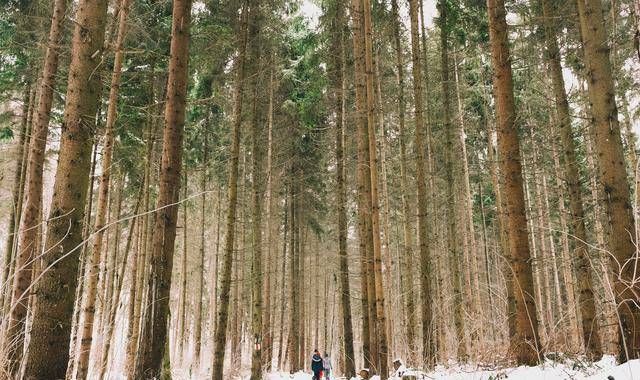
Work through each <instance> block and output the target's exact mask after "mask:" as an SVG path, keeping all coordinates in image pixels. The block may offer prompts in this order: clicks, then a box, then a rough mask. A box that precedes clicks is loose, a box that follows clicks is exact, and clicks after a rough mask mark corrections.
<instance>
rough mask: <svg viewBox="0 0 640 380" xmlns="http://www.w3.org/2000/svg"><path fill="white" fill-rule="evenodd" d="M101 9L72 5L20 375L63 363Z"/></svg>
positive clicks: (59, 368) (96, 86) (101, 3)
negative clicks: (43, 232)
mask: <svg viewBox="0 0 640 380" xmlns="http://www.w3.org/2000/svg"><path fill="white" fill-rule="evenodd" d="M106 12H107V1H106V0H98V1H93V2H90V1H87V0H82V1H80V2H79V4H78V8H77V13H76V18H75V19H76V26H75V28H74V33H73V40H72V48H71V52H72V53H71V63H70V64H69V79H68V83H67V96H66V103H65V108H64V109H65V114H64V127H63V131H62V136H61V143H60V144H61V147H60V155H59V157H58V167H57V169H56V175H55V181H54V196H53V198H52V200H51V207H50V213H49V221H50V222H49V223H48V224H47V239H46V243H45V246H44V248H45V252H46V253H45V255H44V256H43V264H42V266H43V271H42V273H41V274H40V276H39V278H38V279H37V281H36V287H35V293H36V294H37V295H36V298H35V301H34V305H33V321H32V326H31V331H30V341H29V347H28V354H27V357H26V363H25V373H24V376H25V377H26V378H62V377H64V376H65V372H66V369H67V362H68V359H69V357H68V356H69V351H68V348H69V335H70V333H71V317H72V314H73V301H74V292H75V289H76V285H77V272H78V256H79V253H80V252H79V249H80V248H81V246H82V245H83V242H82V240H83V236H82V223H83V221H84V213H85V199H86V193H87V185H88V182H89V172H90V169H91V147H92V143H93V138H94V127H95V115H96V110H97V108H98V101H99V98H100V93H101V89H102V83H101V78H100V77H101V76H100V75H99V74H100V62H101V60H102V52H103V46H102V44H103V41H104V29H105V21H106V14H107V13H106Z"/></svg>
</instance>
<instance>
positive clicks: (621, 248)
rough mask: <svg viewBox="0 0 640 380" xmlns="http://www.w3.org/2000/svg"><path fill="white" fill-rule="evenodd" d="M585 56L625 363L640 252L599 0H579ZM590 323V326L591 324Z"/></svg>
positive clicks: (639, 334)
mask: <svg viewBox="0 0 640 380" xmlns="http://www.w3.org/2000/svg"><path fill="white" fill-rule="evenodd" d="M577 3H578V15H579V18H580V30H581V32H582V39H583V48H584V59H585V62H586V69H587V71H586V72H587V75H588V79H589V80H588V84H589V101H590V104H591V117H592V120H593V129H594V131H595V144H594V146H595V153H596V154H597V159H598V177H599V178H598V179H599V181H600V182H601V183H602V185H603V186H604V189H605V199H604V200H603V201H604V204H605V211H606V215H607V217H608V219H609V223H610V228H609V229H608V230H607V245H608V250H609V253H610V255H611V256H610V261H611V267H612V268H613V271H614V275H613V276H612V279H613V282H614V291H615V296H616V301H617V303H618V314H619V317H620V330H621V334H620V347H619V349H620V352H619V358H620V360H621V361H622V362H625V361H627V360H631V359H636V358H638V357H640V329H638V328H637V326H640V308H638V306H637V304H636V303H637V300H638V294H639V292H640V285H638V283H637V281H636V280H635V267H636V266H637V260H638V254H637V250H636V247H635V244H634V240H635V221H634V218H633V213H632V206H631V202H630V200H631V197H630V193H629V183H628V181H627V173H626V168H625V161H624V152H623V149H622V139H621V136H620V125H619V122H618V110H617V107H616V102H615V91H614V82H613V76H612V70H611V62H610V59H609V45H608V42H607V33H606V30H605V24H604V18H603V15H602V2H601V1H600V0H578V1H577ZM588 327H590V326H588Z"/></svg>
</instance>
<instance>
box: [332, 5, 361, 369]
mask: <svg viewBox="0 0 640 380" xmlns="http://www.w3.org/2000/svg"><path fill="white" fill-rule="evenodd" d="M333 12H335V13H334V14H333V19H332V20H331V23H332V30H333V33H332V35H331V44H332V45H331V46H332V49H333V51H334V52H336V53H337V54H335V55H333V56H332V57H333V60H332V61H331V63H330V64H331V66H330V70H331V71H330V72H331V75H332V78H333V81H332V86H333V101H334V111H335V114H336V116H335V122H336V125H335V132H336V135H335V136H336V200H337V205H336V206H337V215H338V262H339V276H340V312H341V316H342V329H343V330H342V335H343V338H344V350H343V351H342V352H343V354H344V363H345V368H344V369H343V374H344V375H345V376H346V377H347V378H350V377H353V376H355V374H356V368H355V353H354V349H353V322H352V321H351V289H350V285H349V257H348V253H347V194H346V189H345V158H344V143H345V138H344V125H345V119H346V78H345V71H346V52H345V28H346V20H345V4H344V2H343V0H338V1H336V2H335V4H334V9H333ZM325 324H326V321H325ZM325 345H326V343H325Z"/></svg>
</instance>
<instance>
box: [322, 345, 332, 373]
mask: <svg viewBox="0 0 640 380" xmlns="http://www.w3.org/2000/svg"><path fill="white" fill-rule="evenodd" d="M322 364H323V366H324V376H325V379H326V380H330V376H331V358H330V357H329V354H328V353H326V352H325V353H324V358H322Z"/></svg>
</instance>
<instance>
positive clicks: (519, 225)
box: [487, 0, 540, 365]
mask: <svg viewBox="0 0 640 380" xmlns="http://www.w3.org/2000/svg"><path fill="white" fill-rule="evenodd" d="M487 8H488V13H489V37H490V42H491V61H492V64H493V68H494V81H493V89H494V97H495V101H496V119H497V133H498V151H499V155H500V160H499V167H500V176H501V180H502V184H504V187H505V191H504V193H503V196H504V203H505V206H506V207H505V210H504V211H505V214H504V218H505V219H506V221H507V223H506V229H507V236H508V240H509V256H508V257H509V264H510V270H512V271H513V277H512V278H510V284H509V285H508V296H509V302H510V303H511V304H512V306H511V308H512V310H513V311H515V314H511V313H510V314H509V330H510V343H511V347H510V349H511V352H512V353H513V354H514V355H515V357H516V360H517V361H518V363H521V364H530V365H533V364H536V363H537V362H538V360H539V354H538V352H539V348H540V345H539V339H538V323H537V319H536V317H535V316H536V304H535V298H534V290H533V272H532V270H531V262H530V251H529V240H528V236H527V218H526V215H525V202H524V193H523V181H522V165H521V162H520V147H519V141H518V135H517V131H516V126H515V116H516V115H515V99H514V95H513V79H512V72H511V60H510V53H509V41H508V34H507V22H506V11H505V7H504V0H487ZM510 277H511V276H510Z"/></svg>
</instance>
